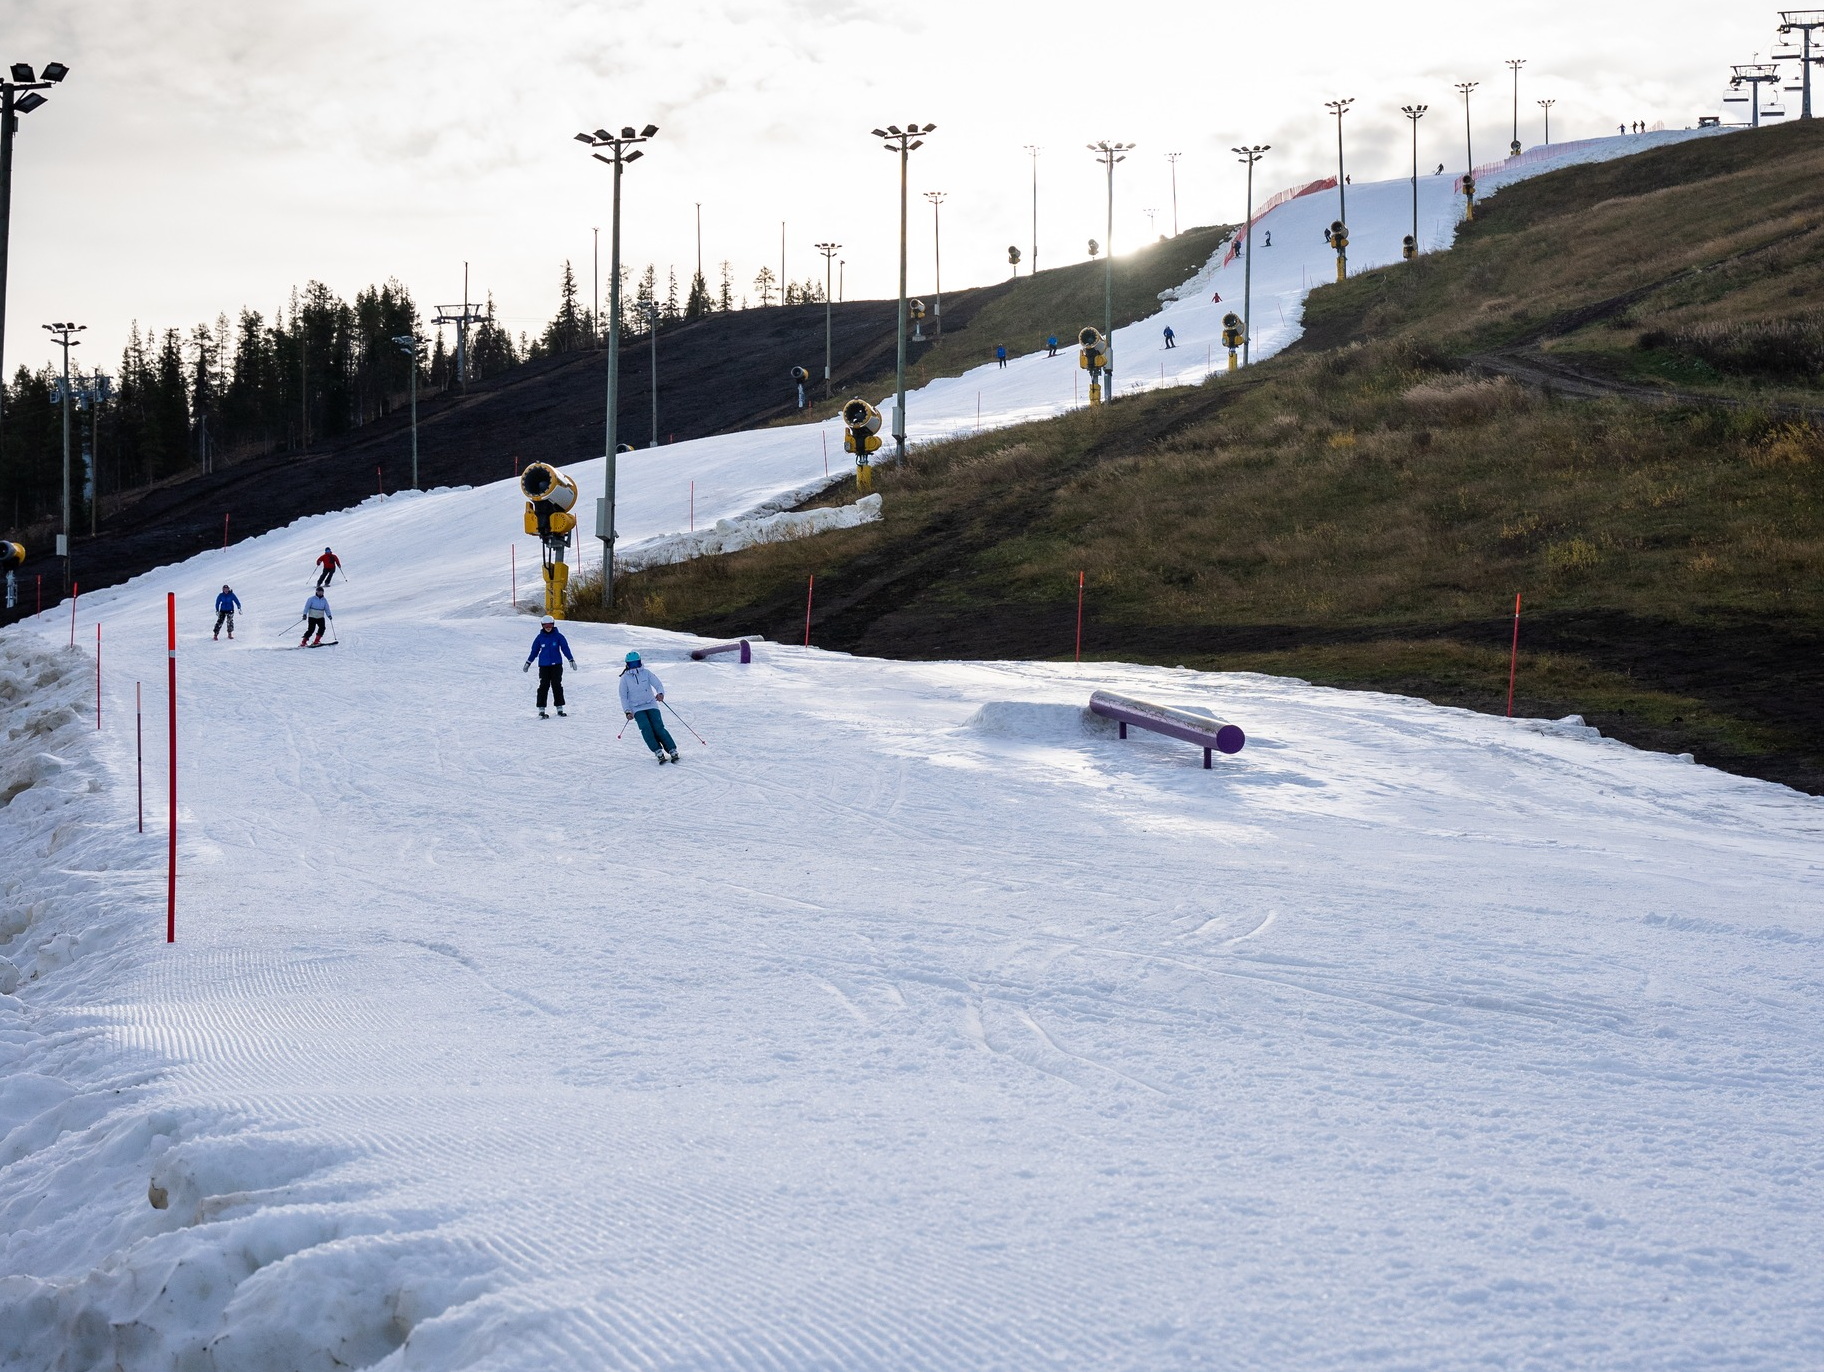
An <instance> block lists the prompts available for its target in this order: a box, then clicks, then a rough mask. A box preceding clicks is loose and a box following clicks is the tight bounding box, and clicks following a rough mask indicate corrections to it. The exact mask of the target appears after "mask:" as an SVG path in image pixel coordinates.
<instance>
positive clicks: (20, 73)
mask: <svg viewBox="0 0 1824 1372" xmlns="http://www.w3.org/2000/svg"><path fill="white" fill-rule="evenodd" d="M12 74H13V80H15V81H17V82H18V83H19V84H20V85H22V86H28V85H30V84H31V83H32V82H34V81H36V80H37V79H38V78H37V77H36V76H35V75H33V73H32V68H31V65H30V64H29V63H26V62H15V63H13V68H12Z"/></svg>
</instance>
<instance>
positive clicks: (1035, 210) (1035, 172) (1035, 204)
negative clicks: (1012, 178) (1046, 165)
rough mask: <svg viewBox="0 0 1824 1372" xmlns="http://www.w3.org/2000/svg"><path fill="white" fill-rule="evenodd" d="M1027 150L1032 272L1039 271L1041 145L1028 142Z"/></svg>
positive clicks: (1035, 273) (1036, 273) (1036, 272)
mask: <svg viewBox="0 0 1824 1372" xmlns="http://www.w3.org/2000/svg"><path fill="white" fill-rule="evenodd" d="M1026 151H1027V153H1028V154H1030V156H1031V157H1032V274H1033V275H1034V276H1037V275H1038V272H1039V151H1040V149H1039V145H1038V144H1036V143H1028V144H1027V145H1026Z"/></svg>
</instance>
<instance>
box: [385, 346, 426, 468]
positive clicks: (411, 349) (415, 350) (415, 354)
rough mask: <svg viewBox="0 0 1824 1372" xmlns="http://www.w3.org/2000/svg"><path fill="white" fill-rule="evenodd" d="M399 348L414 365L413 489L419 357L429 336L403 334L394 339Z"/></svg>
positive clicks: (415, 465)
mask: <svg viewBox="0 0 1824 1372" xmlns="http://www.w3.org/2000/svg"><path fill="white" fill-rule="evenodd" d="M393 342H394V343H395V344H397V345H398V347H399V350H400V351H401V352H403V353H404V354H405V355H406V356H407V357H408V358H410V359H411V366H412V489H413V490H414V491H415V490H417V489H419V487H418V359H419V357H420V356H421V355H422V354H423V352H424V345H425V344H426V343H428V342H430V339H428V338H420V337H419V336H418V335H417V334H415V333H408V334H401V335H399V337H397V338H395V339H394V340H393Z"/></svg>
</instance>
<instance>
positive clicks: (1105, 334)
mask: <svg viewBox="0 0 1824 1372" xmlns="http://www.w3.org/2000/svg"><path fill="white" fill-rule="evenodd" d="M1134 147H1135V145H1134V144H1132V143H1111V142H1109V141H1108V140H1107V139H1106V138H1104V139H1103V140H1102V141H1101V142H1099V143H1091V144H1089V150H1090V151H1091V152H1093V153H1094V154H1095V155H1096V161H1098V162H1100V163H1101V164H1102V165H1103V167H1105V168H1106V169H1107V172H1108V229H1107V237H1106V238H1104V239H1103V240H1102V246H1103V273H1102V352H1103V356H1105V357H1106V358H1107V359H1108V361H1107V362H1106V364H1105V365H1104V366H1103V369H1102V370H1103V375H1104V376H1105V377H1106V378H1107V383H1108V398H1109V399H1110V400H1111V401H1112V400H1113V399H1114V398H1115V163H1117V162H1125V161H1127V154H1128V153H1130V152H1132V151H1133V149H1134Z"/></svg>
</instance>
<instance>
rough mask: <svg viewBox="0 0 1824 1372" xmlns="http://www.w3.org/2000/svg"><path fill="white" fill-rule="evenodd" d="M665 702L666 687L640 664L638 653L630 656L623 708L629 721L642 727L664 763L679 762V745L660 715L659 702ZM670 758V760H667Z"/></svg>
mask: <svg viewBox="0 0 1824 1372" xmlns="http://www.w3.org/2000/svg"><path fill="white" fill-rule="evenodd" d="M664 699H665V683H664V682H662V681H660V680H659V679H658V678H657V677H656V676H654V675H653V674H652V673H651V672H649V671H647V670H646V668H645V667H644V666H643V665H642V664H641V662H640V655H639V654H638V653H629V654H627V665H626V666H625V667H623V668H621V708H622V709H623V710H625V711H626V712H627V718H629V719H631V720H633V721H634V722H636V723H637V724H638V725H639V726H640V737H641V738H643V739H645V740H646V746H647V747H648V748H650V749H652V755H653V756H654V757H656V758H657V759H658V760H659V761H660V762H661V763H664V762H676V761H677V760H678V745H677V744H676V743H674V742H672V738H671V735H670V734H669V733H667V732H666V730H665V719H664V717H663V716H662V715H660V714H659V702H660V701H662V700H664ZM667 754H669V756H667Z"/></svg>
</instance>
